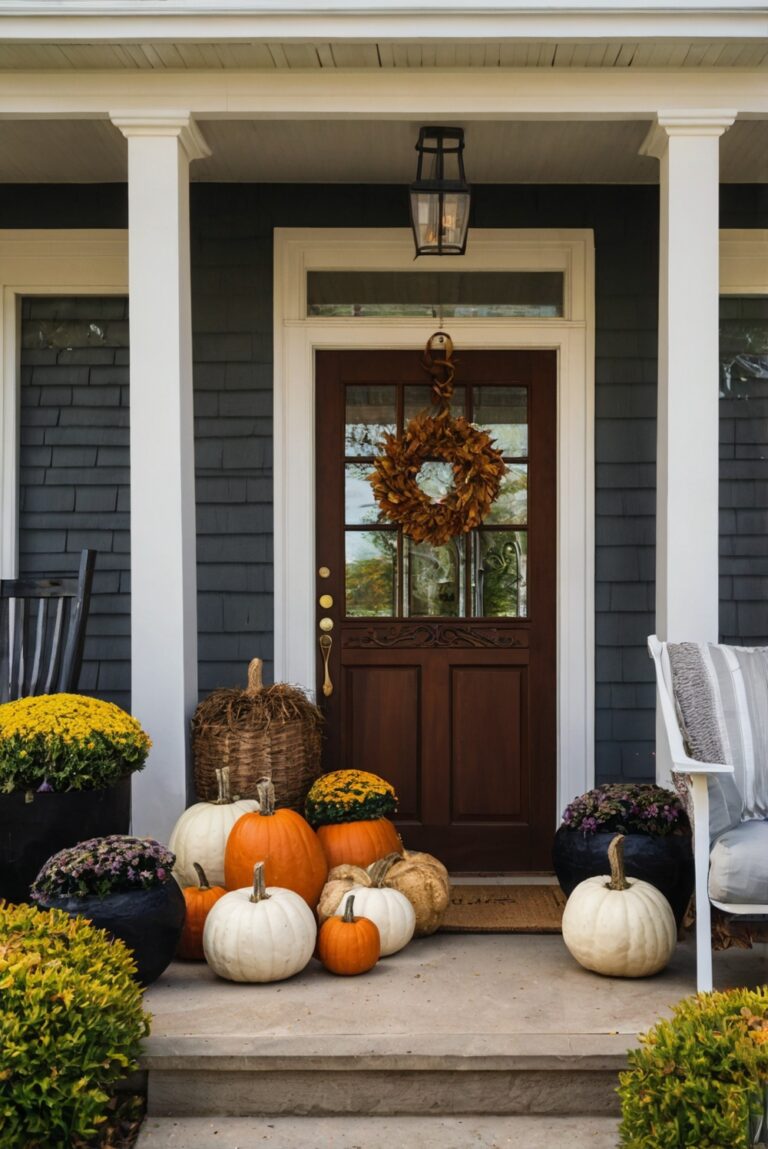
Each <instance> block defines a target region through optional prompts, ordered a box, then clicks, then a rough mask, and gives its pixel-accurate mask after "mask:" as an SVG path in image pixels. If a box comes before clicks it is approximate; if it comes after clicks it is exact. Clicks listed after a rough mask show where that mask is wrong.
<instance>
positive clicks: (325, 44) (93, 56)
mask: <svg viewBox="0 0 768 1149" xmlns="http://www.w3.org/2000/svg"><path fill="white" fill-rule="evenodd" d="M1 16H2V14H0V18H1ZM0 27H2V25H1V24H0ZM230 68H247V69H255V70H261V71H274V70H276V69H281V70H282V69H288V70H297V69H300V70H304V69H307V68H309V69H334V70H335V69H344V68H373V69H388V68H419V69H421V68H613V69H618V70H626V69H630V68H633V69H644V68H650V69H654V70H655V69H667V68H685V69H692V68H693V69H695V68H728V69H734V68H736V69H742V68H768V38H766V37H764V38H762V39H760V40H757V41H755V40H752V39H746V38H743V39H738V38H734V39H731V38H729V39H713V38H703V39H698V38H697V39H695V40H694V39H685V38H679V37H676V38H673V39H661V38H659V39H649V40H642V39H631V40H630V39H627V40H605V39H581V38H580V39H578V40H576V39H565V38H563V39H561V40H550V39H548V40H543V39H540V40H535V39H534V40H530V39H519V40H518V39H516V40H512V41H509V42H504V41H501V40H493V41H473V40H462V41H457V42H451V41H433V42H425V41H423V40H422V41H417V40H413V41H405V42H395V41H390V40H379V41H376V42H372V43H349V42H348V41H332V40H323V41H320V40H314V41H297V40H285V41H283V42H265V41H262V42H260V41H256V40H251V41H229V42H228V41H208V42H205V41H195V42H194V43H189V42H186V41H182V40H177V41H173V40H159V39H158V40H143V39H142V40H139V41H136V42H132V41H128V40H123V41H122V42H117V41H115V42H112V43H110V42H100V43H88V42H78V41H69V40H60V39H59V40H56V41H46V40H41V41H37V42H35V43H19V42H12V41H6V42H4V43H0V69H3V70H30V71H31V70H35V71H38V70H39V71H46V70H48V71H50V70H55V71H62V70H63V71H73V70H83V69H86V70H118V71H125V70H127V71H150V72H156V71H188V70H194V71H199V70H210V71H222V70H224V69H230Z"/></svg>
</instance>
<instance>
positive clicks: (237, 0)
mask: <svg viewBox="0 0 768 1149" xmlns="http://www.w3.org/2000/svg"><path fill="white" fill-rule="evenodd" d="M0 35H1V36H2V38H3V40H5V41H10V42H26V43H33V42H36V41H44V42H59V43H61V42H65V43H66V42H69V41H77V42H83V43H98V42H104V41H108V42H131V41H140V40H155V41H170V42H174V41H176V42H182V41H202V42H211V41H213V42H215V41H230V42H237V41H238V40H253V39H257V40H266V41H275V42H279V41H281V40H288V41H290V40H300V41H304V42H306V41H312V40H334V41H343V40H358V41H368V42H371V41H376V40H385V41H399V40H409V41H421V42H433V43H434V42H445V41H451V40H459V41H461V40H502V41H504V40H512V39H516V40H521V39H522V40H542V39H543V40H559V41H562V40H647V39H654V40H665V39H676V40H677V39H679V40H684V41H688V40H701V39H706V40H731V41H732V40H742V39H755V38H764V37H766V36H768V5H766V3H765V2H764V0H759V2H757V0H740V3H738V4H735V5H728V4H725V3H723V0H718V2H716V3H715V2H713V0H696V2H695V3H694V2H693V0H679V2H678V3H676V4H670V3H663V2H662V0H644V2H643V3H631V2H630V3H627V4H617V3H616V2H615V0H612V2H610V3H609V2H608V0H592V2H591V3H588V4H585V3H582V2H581V0H560V2H559V3H557V4H552V3H544V2H540V3H536V0H527V2H526V3H515V2H514V0H482V2H481V3H480V4H478V5H472V4H471V3H467V0H367V2H365V3H361V2H360V0H332V2H331V3H326V2H324V0H301V2H300V3H292V4H291V3H290V2H289V3H288V4H282V3H280V0H226V3H224V4H220V5H219V4H213V3H211V0H168V2H166V3H159V2H158V0H146V2H145V0H130V3H129V2H127V0H93V2H92V3H88V2H86V0H30V2H29V3H24V2H23V0H5V3H3V4H2V5H0Z"/></svg>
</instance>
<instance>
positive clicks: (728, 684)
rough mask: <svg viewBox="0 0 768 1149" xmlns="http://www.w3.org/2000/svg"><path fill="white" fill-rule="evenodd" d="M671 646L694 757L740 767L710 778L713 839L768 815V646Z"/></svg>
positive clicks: (684, 724) (677, 689) (674, 681)
mask: <svg viewBox="0 0 768 1149" xmlns="http://www.w3.org/2000/svg"><path fill="white" fill-rule="evenodd" d="M668 649H669V659H670V666H671V669H672V691H673V694H674V698H675V704H676V706H677V709H678V714H679V717H680V725H681V730H682V732H683V737H684V739H685V742H686V745H687V747H688V752H689V754H690V755H691V757H692V758H695V759H697V761H699V762H723V763H726V764H727V765H730V766H733V768H734V772H733V775H721V776H720V777H719V778H717V779H710V780H709V793H710V801H711V810H710V831H711V834H712V836H713V837H716V836H717V835H718V834H720V833H722V832H723V831H724V830H727V829H728V828H730V827H732V826H736V825H738V823H739V821H740V820H742V819H758V820H762V819H764V818H766V817H768V648H766V647H742V646H722V645H717V644H715V643H694V642H681V643H670V644H669V648H668Z"/></svg>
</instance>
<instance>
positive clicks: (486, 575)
mask: <svg viewBox="0 0 768 1149" xmlns="http://www.w3.org/2000/svg"><path fill="white" fill-rule="evenodd" d="M431 396H432V391H431V388H430V386H429V384H425V385H417V384H410V383H392V384H387V385H383V386H382V385H366V384H347V386H346V389H345V426H344V431H345V434H344V439H345V442H344V472H345V482H344V521H345V546H344V551H345V572H346V579H345V583H346V586H345V597H346V615H347V617H348V618H349V617H352V618H355V617H363V618H370V617H379V618H396V617H401V618H413V617H421V618H424V617H448V618H487V617H492V618H525V617H526V616H527V613H528V578H527V575H528V467H529V459H528V408H529V402H528V388H527V387H526V386H516V385H512V386H510V385H508V384H503V383H500V384H486V383H483V384H482V385H479V386H473V385H471V384H470V383H462V384H457V385H456V386H455V387H454V393H453V399H452V404H451V413H452V414H453V415H465V416H466V418H467V419H468V420H469V421H470V422H472V423H474V424H476V425H477V426H478V427H481V428H482V429H484V430H487V431H488V432H489V433H490V435H491V436H492V438H493V439H494V440H495V443H496V446H497V448H498V449H499V450H500V451H501V452H502V454H503V456H504V462H505V475H504V478H503V480H502V484H501V491H500V493H499V496H498V498H497V499H496V501H495V502H494V504H493V506H492V507H491V510H490V513H489V514H488V516H487V518H486V519H485V522H484V523H483V525H482V526H481V527H480V528H478V529H476V530H473V531H471V532H469V533H468V534H466V535H459V536H457V537H455V538H453V539H451V540H450V541H449V542H448V543H446V544H444V545H443V546H437V547H436V546H432V545H430V544H429V543H416V542H414V541H413V539H411V538H409V537H408V536H407V535H405V534H404V532H403V530H402V529H401V528H398V527H396V526H394V525H390V524H389V523H387V522H385V521H383V517H382V515H381V513H380V510H379V507H378V505H377V503H376V501H375V499H374V496H373V491H372V488H371V484H370V482H369V476H370V474H371V471H372V466H371V461H372V459H373V457H374V456H375V455H376V454H377V453H378V451H379V448H380V444H381V439H382V435H383V434H384V433H385V432H390V433H395V432H397V433H401V432H402V430H403V428H404V426H405V425H406V424H407V423H408V421H409V420H410V419H412V418H413V417H414V415H416V414H418V413H419V412H420V411H424V410H425V409H429V408H430V405H431ZM417 481H418V482H419V485H420V486H421V487H422V489H423V490H424V491H426V493H427V494H428V495H429V496H430V497H431V498H432V499H434V500H436V501H439V500H440V499H441V498H443V497H444V496H445V495H446V494H447V492H448V490H449V489H450V486H451V484H452V481H453V476H452V468H451V466H450V464H448V463H444V462H440V461H437V460H435V461H432V462H427V463H425V464H424V466H423V467H422V468H421V471H420V473H419V477H418V480H417Z"/></svg>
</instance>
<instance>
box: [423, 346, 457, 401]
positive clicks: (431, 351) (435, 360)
mask: <svg viewBox="0 0 768 1149" xmlns="http://www.w3.org/2000/svg"><path fill="white" fill-rule="evenodd" d="M438 356H439V357H438ZM421 366H422V368H423V369H424V371H426V373H427V374H428V375H431V377H432V402H433V403H436V404H437V405H438V406H439V407H442V408H445V409H447V408H448V407H449V406H450V402H451V396H452V395H453V378H454V375H455V374H456V364H455V362H454V359H453V340H452V339H451V337H450V335H449V334H448V332H447V331H435V333H434V334H433V335H430V337H429V339H428V340H427V345H426V347H425V348H424V354H423V355H422V357H421Z"/></svg>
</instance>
